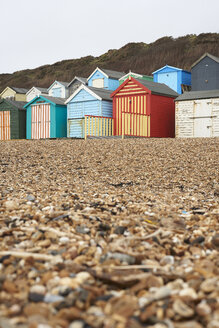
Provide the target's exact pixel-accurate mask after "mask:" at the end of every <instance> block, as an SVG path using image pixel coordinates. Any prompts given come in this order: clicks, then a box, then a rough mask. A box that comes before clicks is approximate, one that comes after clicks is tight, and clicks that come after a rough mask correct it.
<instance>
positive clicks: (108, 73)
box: [87, 67, 125, 81]
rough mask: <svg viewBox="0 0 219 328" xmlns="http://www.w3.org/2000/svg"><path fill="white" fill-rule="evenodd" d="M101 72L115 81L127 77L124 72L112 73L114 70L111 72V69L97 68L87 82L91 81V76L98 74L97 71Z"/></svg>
mask: <svg viewBox="0 0 219 328" xmlns="http://www.w3.org/2000/svg"><path fill="white" fill-rule="evenodd" d="M97 70H98V71H100V72H102V73H103V75H105V76H106V77H108V78H111V79H115V80H119V79H120V78H121V77H122V76H123V75H125V73H124V72H118V71H112V70H109V69H105V68H99V67H97V68H96V69H95V70H94V71H93V72H92V73H91V75H90V76H89V77H88V78H87V81H88V80H90V78H91V76H92V75H93V74H94V73H96V71H97Z"/></svg>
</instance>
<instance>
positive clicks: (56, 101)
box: [25, 95, 66, 108]
mask: <svg viewBox="0 0 219 328" xmlns="http://www.w3.org/2000/svg"><path fill="white" fill-rule="evenodd" d="M36 99H42V100H45V102H46V101H49V102H50V103H52V104H55V105H62V106H64V105H65V101H66V99H65V98H58V97H51V96H42V95H40V96H37V97H35V98H33V99H32V100H31V101H30V102H29V103H27V104H26V105H25V108H26V107H28V106H29V105H31V104H32V103H33V102H35V101H36Z"/></svg>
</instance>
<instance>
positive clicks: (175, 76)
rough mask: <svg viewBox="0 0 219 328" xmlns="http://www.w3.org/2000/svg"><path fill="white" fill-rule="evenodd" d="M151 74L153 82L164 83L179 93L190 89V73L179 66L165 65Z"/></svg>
mask: <svg viewBox="0 0 219 328" xmlns="http://www.w3.org/2000/svg"><path fill="white" fill-rule="evenodd" d="M152 74H153V76H154V82H158V83H164V84H166V85H167V86H168V87H170V88H171V89H173V90H175V91H176V92H177V93H179V94H182V93H183V92H184V91H189V90H190V89H191V73H190V72H188V71H185V70H183V69H181V68H177V67H173V66H169V65H166V66H164V67H162V68H160V69H158V70H157V71H155V72H153V73H152Z"/></svg>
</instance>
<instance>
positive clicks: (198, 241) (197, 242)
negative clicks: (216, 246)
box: [192, 236, 205, 245]
mask: <svg viewBox="0 0 219 328" xmlns="http://www.w3.org/2000/svg"><path fill="white" fill-rule="evenodd" d="M204 241H205V237H204V236H198V237H197V238H195V239H194V240H193V241H192V245H195V244H202V243H203V242H204Z"/></svg>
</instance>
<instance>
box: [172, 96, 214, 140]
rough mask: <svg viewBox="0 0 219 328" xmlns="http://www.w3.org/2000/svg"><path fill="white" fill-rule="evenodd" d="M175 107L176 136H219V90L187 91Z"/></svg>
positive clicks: (179, 98)
mask: <svg viewBox="0 0 219 328" xmlns="http://www.w3.org/2000/svg"><path fill="white" fill-rule="evenodd" d="M175 108H176V137H178V138H180V137H181V138H196V137H202V138H204V137H205V138H206V137H219V90H204V91H191V92H185V93H184V94H182V95H180V96H179V97H178V98H176V100H175Z"/></svg>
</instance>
